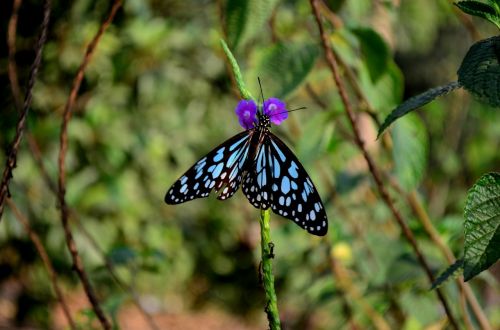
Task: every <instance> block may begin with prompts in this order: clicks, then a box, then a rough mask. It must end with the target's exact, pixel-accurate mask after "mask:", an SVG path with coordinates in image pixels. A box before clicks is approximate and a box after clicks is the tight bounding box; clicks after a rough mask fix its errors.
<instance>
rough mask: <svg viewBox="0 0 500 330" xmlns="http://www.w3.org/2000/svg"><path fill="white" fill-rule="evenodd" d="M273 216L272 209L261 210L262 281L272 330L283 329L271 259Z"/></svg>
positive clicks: (272, 256)
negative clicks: (270, 223) (271, 220)
mask: <svg viewBox="0 0 500 330" xmlns="http://www.w3.org/2000/svg"><path fill="white" fill-rule="evenodd" d="M270 218H271V211H270V209H267V210H260V221H259V222H260V249H261V253H262V261H261V262H262V268H261V271H262V283H263V285H264V291H265V292H266V299H267V305H266V313H267V319H268V321H269V327H270V328H271V330H274V329H281V323H280V317H279V313H278V303H277V298H276V292H275V291H274V275H273V266H272V262H271V259H272V258H274V255H273V253H272V252H273V251H272V247H273V243H272V242H271V230H270V226H269V219H270Z"/></svg>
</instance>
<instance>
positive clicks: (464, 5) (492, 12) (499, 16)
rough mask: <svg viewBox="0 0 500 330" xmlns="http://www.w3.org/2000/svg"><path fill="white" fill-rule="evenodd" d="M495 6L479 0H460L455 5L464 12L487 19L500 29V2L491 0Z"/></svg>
mask: <svg viewBox="0 0 500 330" xmlns="http://www.w3.org/2000/svg"><path fill="white" fill-rule="evenodd" d="M489 2H490V3H491V4H492V5H493V6H490V5H488V4H486V3H483V2H479V1H460V2H458V3H455V4H454V5H455V6H457V7H458V8H460V10H462V11H463V12H464V13H467V14H469V15H473V16H478V17H481V18H484V19H487V20H488V21H490V22H491V23H493V24H495V25H496V26H497V28H499V29H500V13H499V12H498V4H496V3H494V2H492V1H489Z"/></svg>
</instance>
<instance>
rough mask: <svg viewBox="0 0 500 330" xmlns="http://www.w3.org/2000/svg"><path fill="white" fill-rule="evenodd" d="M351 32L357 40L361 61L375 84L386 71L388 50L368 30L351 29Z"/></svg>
mask: <svg viewBox="0 0 500 330" xmlns="http://www.w3.org/2000/svg"><path fill="white" fill-rule="evenodd" d="M351 32H352V33H353V34H354V35H355V36H356V37H357V38H358V40H359V42H360V46H361V53H362V55H363V60H364V61H365V63H366V66H367V67H368V72H369V73H370V77H371V79H372V81H373V82H376V81H377V80H378V79H379V78H380V77H381V76H382V75H383V74H384V72H385V71H386V70H387V66H388V63H389V48H388V47H387V45H386V43H385V41H384V39H382V37H380V35H379V34H378V33H377V32H375V31H374V30H373V29H370V28H353V29H351Z"/></svg>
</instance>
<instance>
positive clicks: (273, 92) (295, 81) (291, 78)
mask: <svg viewBox="0 0 500 330" xmlns="http://www.w3.org/2000/svg"><path fill="white" fill-rule="evenodd" d="M318 55H319V47H318V46H317V45H316V44H307V43H306V44H285V43H278V44H276V45H273V46H271V47H269V48H267V49H265V50H264V52H263V53H262V54H261V56H260V58H259V62H258V64H257V67H256V72H255V73H254V74H257V75H259V76H260V78H261V80H262V83H263V85H264V86H263V87H264V92H265V95H266V96H274V97H278V98H284V97H285V96H287V95H288V94H290V93H292V92H293V91H294V90H295V89H296V88H297V87H298V86H299V85H300V84H301V83H302V82H303V81H304V80H305V78H306V77H307V74H308V73H309V72H310V71H311V69H312V68H313V66H314V62H315V61H316V58H317V57H318ZM252 81H257V79H252Z"/></svg>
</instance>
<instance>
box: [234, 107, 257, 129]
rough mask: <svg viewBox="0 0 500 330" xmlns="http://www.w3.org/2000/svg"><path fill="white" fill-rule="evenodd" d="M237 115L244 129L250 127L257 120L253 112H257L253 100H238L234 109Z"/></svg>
mask: <svg viewBox="0 0 500 330" xmlns="http://www.w3.org/2000/svg"><path fill="white" fill-rule="evenodd" d="M234 112H236V115H237V116H238V121H239V122H240V125H241V127H243V128H244V129H251V128H253V127H254V124H255V123H256V122H257V118H256V117H255V114H256V113H257V105H256V104H255V102H254V101H253V100H241V101H240V102H238V105H237V106H236V109H235V110H234Z"/></svg>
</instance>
